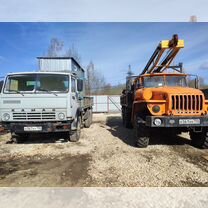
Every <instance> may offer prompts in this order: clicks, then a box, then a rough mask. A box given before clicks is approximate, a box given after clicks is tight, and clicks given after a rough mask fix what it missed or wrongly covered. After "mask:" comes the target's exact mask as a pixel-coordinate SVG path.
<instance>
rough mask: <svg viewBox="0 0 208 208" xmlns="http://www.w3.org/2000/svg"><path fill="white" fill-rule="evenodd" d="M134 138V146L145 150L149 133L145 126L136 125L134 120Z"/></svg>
mask: <svg viewBox="0 0 208 208" xmlns="http://www.w3.org/2000/svg"><path fill="white" fill-rule="evenodd" d="M134 130H135V137H136V146H137V147H139V148H146V147H147V146H148V145H149V140H150V132H149V129H148V128H147V127H146V126H145V124H142V123H139V124H138V123H137V119H135V123H134Z"/></svg>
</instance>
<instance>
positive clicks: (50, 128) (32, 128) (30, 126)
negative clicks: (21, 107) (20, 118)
mask: <svg viewBox="0 0 208 208" xmlns="http://www.w3.org/2000/svg"><path fill="white" fill-rule="evenodd" d="M3 125H4V127H5V128H7V129H8V130H10V131H11V132H15V133H50V132H67V131H70V130H71V122H37V123H32V122H31V123H29V122H27V123H24V122H16V123H6V124H3Z"/></svg>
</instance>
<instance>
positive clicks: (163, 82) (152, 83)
mask: <svg viewBox="0 0 208 208" xmlns="http://www.w3.org/2000/svg"><path fill="white" fill-rule="evenodd" d="M162 86H178V87H186V86H187V83H186V77H185V76H152V77H144V87H145V88H150V87H162Z"/></svg>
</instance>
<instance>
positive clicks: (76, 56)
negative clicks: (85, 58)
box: [64, 44, 81, 63]
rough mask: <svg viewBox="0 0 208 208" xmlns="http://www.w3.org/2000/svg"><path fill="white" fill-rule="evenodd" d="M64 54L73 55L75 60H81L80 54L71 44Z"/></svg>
mask: <svg viewBox="0 0 208 208" xmlns="http://www.w3.org/2000/svg"><path fill="white" fill-rule="evenodd" d="M64 56H69V57H73V58H74V59H75V60H76V61H77V62H79V63H80V62H81V56H80V54H79V53H78V51H77V49H76V48H75V47H74V45H73V44H72V46H71V47H69V48H68V49H67V50H66V52H65V54H64Z"/></svg>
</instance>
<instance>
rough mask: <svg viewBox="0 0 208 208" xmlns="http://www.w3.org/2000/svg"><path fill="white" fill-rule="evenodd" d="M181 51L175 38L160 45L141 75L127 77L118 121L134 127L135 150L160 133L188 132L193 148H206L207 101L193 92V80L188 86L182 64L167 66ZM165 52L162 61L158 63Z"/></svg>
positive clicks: (207, 128) (207, 135)
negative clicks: (120, 118) (120, 119)
mask: <svg viewBox="0 0 208 208" xmlns="http://www.w3.org/2000/svg"><path fill="white" fill-rule="evenodd" d="M183 47H184V42H183V40H178V37H177V35H174V36H173V39H172V40H170V41H168V40H165V41H161V42H160V44H159V45H158V47H157V48H156V50H155V51H154V53H153V55H152V56H151V58H150V60H149V61H148V63H147V65H146V67H145V68H144V70H143V71H142V73H141V74H140V75H138V76H132V77H127V82H126V89H125V90H123V93H122V95H121V97H120V102H121V106H122V119H123V124H124V126H125V127H127V128H131V127H134V130H135V137H136V145H137V146H138V147H147V146H148V144H149V141H150V139H152V137H154V135H157V134H160V133H161V132H168V134H169V135H170V134H172V135H173V136H174V135H176V134H178V133H181V132H189V133H190V137H191V140H192V142H193V144H194V145H195V146H197V147H200V148H208V100H207V99H206V97H205V94H204V92H203V91H202V90H199V89H197V79H196V81H195V83H196V86H195V87H196V88H193V87H189V86H188V84H187V77H188V74H185V73H183V68H182V64H179V65H177V66H171V65H170V63H171V62H172V61H173V59H174V57H175V56H176V54H177V53H178V51H179V49H180V48H183ZM165 50H168V52H167V54H166V57H164V58H163V60H162V61H161V62H159V60H160V59H161V57H162V54H163V53H164V52H165ZM168 70H172V71H171V72H168Z"/></svg>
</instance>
